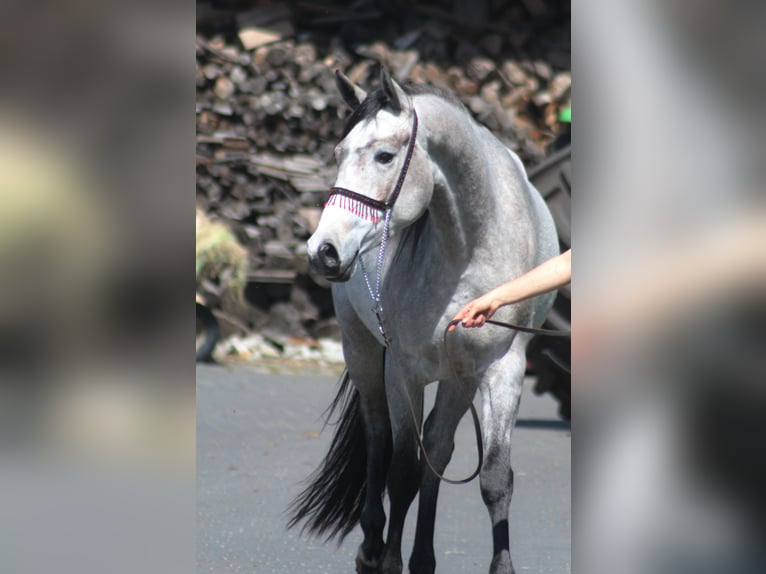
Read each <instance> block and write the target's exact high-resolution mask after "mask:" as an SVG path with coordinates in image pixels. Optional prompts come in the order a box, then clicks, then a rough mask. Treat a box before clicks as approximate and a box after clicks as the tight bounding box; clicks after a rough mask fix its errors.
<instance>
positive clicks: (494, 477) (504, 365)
mask: <svg viewBox="0 0 766 574" xmlns="http://www.w3.org/2000/svg"><path fill="white" fill-rule="evenodd" d="M514 347H515V345H514ZM524 368H525V358H524V352H523V349H522V350H521V351H519V350H517V349H515V348H512V349H511V350H510V351H509V352H508V354H507V355H505V357H504V358H503V359H502V360H500V361H497V362H496V363H494V364H493V365H492V366H491V367H490V368H489V369H487V372H486V374H485V376H484V378H483V380H482V382H481V386H480V388H481V395H482V413H483V417H482V418H483V421H482V426H483V431H484V466H483V467H482V471H481V475H480V477H481V496H482V499H483V500H484V504H485V505H486V506H487V510H488V511H489V517H490V520H491V521H492V563H491V565H490V569H489V571H490V574H512V573H513V572H514V570H513V565H512V563H511V553H510V543H509V537H508V508H509V506H510V504H511V495H512V494H513V470H512V469H511V429H512V427H513V423H514V422H515V420H516V415H517V414H518V409H519V399H520V398H521V391H522V386H523V383H524Z"/></svg>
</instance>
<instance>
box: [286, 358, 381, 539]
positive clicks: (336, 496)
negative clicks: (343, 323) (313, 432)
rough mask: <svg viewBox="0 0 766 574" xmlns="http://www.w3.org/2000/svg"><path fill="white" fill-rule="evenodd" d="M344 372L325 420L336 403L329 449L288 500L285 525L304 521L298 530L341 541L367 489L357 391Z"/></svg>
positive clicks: (356, 516)
mask: <svg viewBox="0 0 766 574" xmlns="http://www.w3.org/2000/svg"><path fill="white" fill-rule="evenodd" d="M350 382H351V379H350V377H349V375H348V372H346V373H344V375H343V378H342V379H341V383H340V389H339V390H338V394H337V395H336V396H335V399H334V400H333V402H332V404H331V405H330V407H329V408H328V409H327V413H326V417H327V418H326V420H327V421H328V422H329V421H330V418H331V417H332V415H333V413H334V412H335V410H336V409H337V408H338V407H342V412H341V414H340V417H339V418H338V420H337V422H336V423H332V424H335V425H336V428H335V435H334V436H333V439H332V444H331V445H330V450H329V451H328V453H327V455H326V456H325V458H324V461H323V462H322V464H321V465H320V466H319V468H317V469H316V470H315V471H314V473H313V474H312V475H311V476H310V477H309V479H308V483H309V484H308V486H307V487H306V489H305V490H304V491H303V492H301V493H300V494H299V495H298V496H297V497H296V498H295V500H293V502H292V503H291V504H290V507H289V509H288V512H289V521H288V523H287V527H288V528H292V527H294V526H296V525H297V524H298V523H299V522H303V521H304V520H305V521H306V523H305V524H304V525H303V529H302V531H308V532H309V533H311V534H314V535H317V536H321V535H324V534H327V539H328V540H329V539H330V538H334V537H335V536H340V539H339V541H342V540H343V539H344V538H345V537H346V535H347V534H348V533H349V532H351V530H353V528H354V526H356V525H357V523H358V522H359V517H360V516H361V514H362V507H363V505H364V498H365V494H366V491H367V447H366V444H365V431H364V423H363V421H362V415H361V412H360V410H359V393H358V391H357V390H356V389H355V388H354V386H353V385H352V384H350Z"/></svg>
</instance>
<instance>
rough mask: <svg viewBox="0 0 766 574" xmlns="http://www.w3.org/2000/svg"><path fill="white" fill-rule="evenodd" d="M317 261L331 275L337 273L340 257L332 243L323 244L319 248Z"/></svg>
mask: <svg viewBox="0 0 766 574" xmlns="http://www.w3.org/2000/svg"><path fill="white" fill-rule="evenodd" d="M319 261H321V262H322V265H323V266H324V267H325V269H327V271H329V272H331V273H337V271H338V270H339V269H340V257H339V256H338V250H337V249H335V246H334V245H333V244H332V243H323V244H322V245H321V247H320V248H319Z"/></svg>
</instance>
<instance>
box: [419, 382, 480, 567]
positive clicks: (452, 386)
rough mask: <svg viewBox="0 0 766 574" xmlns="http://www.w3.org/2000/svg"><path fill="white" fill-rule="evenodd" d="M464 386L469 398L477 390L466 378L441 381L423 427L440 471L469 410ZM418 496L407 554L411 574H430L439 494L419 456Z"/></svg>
mask: <svg viewBox="0 0 766 574" xmlns="http://www.w3.org/2000/svg"><path fill="white" fill-rule="evenodd" d="M459 384H462V385H464V386H465V394H466V395H468V396H470V397H472V396H473V395H474V393H475V392H476V386H475V384H472V383H469V382H465V381H462V380H461V381H460V382H458V381H454V380H447V381H440V382H439V390H438V391H437V393H436V401H435V403H434V408H433V410H432V411H431V414H429V415H428V419H427V420H426V423H425V427H424V430H423V444H424V446H425V448H426V451H427V452H428V457H429V458H430V460H431V464H432V465H433V467H434V469H435V470H436V471H437V472H438V473H439V474H443V473H444V469H445V468H446V467H447V464H449V461H450V459H451V458H452V452H453V450H454V448H455V430H456V429H457V426H458V423H459V422H460V419H461V418H462V417H463V415H464V414H465V412H466V410H468V403H467V402H466V398H465V396H464V394H463V393H462V392H461V391H460V389H459V388H458V386H457V385H459ZM421 467H422V468H421V472H422V473H423V477H422V479H421V483H420V498H419V501H418V525H417V530H416V531H415V544H414V546H413V548H412V556H411V557H410V574H432V573H433V572H434V570H435V569H436V558H435V557H434V523H435V520H436V500H437V498H438V496H439V484H440V480H439V479H438V478H437V477H436V476H435V475H434V473H433V472H432V471H431V469H430V468H428V467H427V466H426V462H425V458H423V457H422V456H421Z"/></svg>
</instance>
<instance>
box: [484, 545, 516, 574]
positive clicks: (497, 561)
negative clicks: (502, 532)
mask: <svg viewBox="0 0 766 574" xmlns="http://www.w3.org/2000/svg"><path fill="white" fill-rule="evenodd" d="M489 574H516V571H515V570H514V569H513V564H511V555H510V554H509V553H508V551H507V550H504V551H503V552H501V553H500V554H496V555H495V557H494V558H493V559H492V564H491V565H490V566H489Z"/></svg>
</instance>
